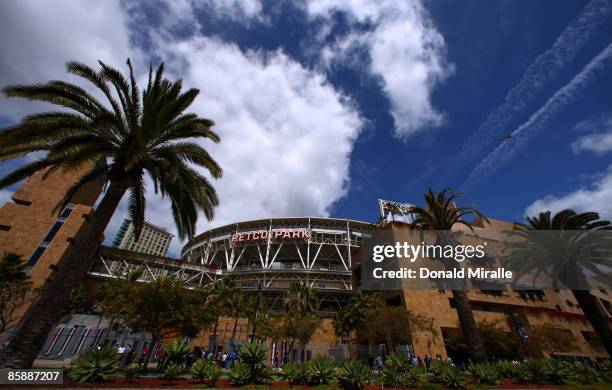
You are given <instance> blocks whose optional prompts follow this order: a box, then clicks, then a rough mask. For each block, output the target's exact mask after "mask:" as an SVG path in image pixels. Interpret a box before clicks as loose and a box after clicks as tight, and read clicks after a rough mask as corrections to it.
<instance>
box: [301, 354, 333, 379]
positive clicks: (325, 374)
mask: <svg viewBox="0 0 612 390" xmlns="http://www.w3.org/2000/svg"><path fill="white" fill-rule="evenodd" d="M335 368H336V363H335V362H334V359H332V358H331V357H329V356H322V355H319V356H316V357H315V358H313V359H311V360H310V361H309V362H308V366H307V368H306V373H307V375H308V382H309V383H310V384H311V385H325V384H328V383H329V381H331V380H332V379H334V370H335Z"/></svg>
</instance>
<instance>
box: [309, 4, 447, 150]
mask: <svg viewBox="0 0 612 390" xmlns="http://www.w3.org/2000/svg"><path fill="white" fill-rule="evenodd" d="M306 8H307V11H308V13H309V14H310V15H311V17H312V18H324V19H326V20H327V23H328V24H329V23H332V16H333V14H334V13H335V12H344V13H346V14H347V15H348V16H349V18H350V20H351V21H352V23H353V24H355V23H359V24H371V25H372V29H367V30H366V31H364V30H363V29H359V28H357V27H356V26H353V28H352V29H351V31H350V33H349V34H347V35H346V36H344V37H343V38H341V39H339V40H337V41H336V42H334V43H333V44H331V45H327V46H325V47H323V48H322V49H321V61H322V63H323V64H324V65H325V66H333V65H334V63H338V62H341V63H343V64H345V65H346V63H347V62H349V63H353V64H355V63H357V64H358V65H357V66H364V64H363V63H362V61H361V59H359V58H356V57H357V56H359V54H360V53H361V52H363V51H366V52H367V54H368V56H369V60H370V61H369V64H366V65H365V67H366V69H365V70H366V71H368V72H371V73H372V74H373V75H374V76H376V77H377V78H378V79H379V80H380V83H381V85H382V88H383V90H384V92H385V93H386V95H387V96H388V98H389V100H390V102H391V114H392V116H393V118H394V122H395V135H396V136H397V137H398V138H400V139H404V140H405V139H407V138H408V137H410V136H412V135H414V134H415V133H417V132H418V131H420V130H423V129H427V128H431V127H437V126H440V125H441V124H442V122H443V120H444V116H443V114H442V113H440V112H438V111H437V110H436V109H435V108H434V107H433V105H432V102H431V94H432V91H433V89H434V88H435V86H436V85H437V84H438V83H439V82H441V81H442V80H444V79H445V78H446V77H448V76H449V75H450V74H451V73H452V71H453V67H452V66H450V65H449V64H447V63H446V58H445V54H446V53H445V42H444V38H443V37H442V35H441V34H440V33H439V32H438V31H437V30H436V29H435V27H434V26H433V25H432V22H431V20H430V19H429V17H428V15H427V13H426V11H425V9H424V8H423V6H422V5H421V3H419V2H417V1H394V0H385V1H371V0H353V1H336V0H314V1H310V2H308V4H307V7H306ZM319 39H321V38H319Z"/></svg>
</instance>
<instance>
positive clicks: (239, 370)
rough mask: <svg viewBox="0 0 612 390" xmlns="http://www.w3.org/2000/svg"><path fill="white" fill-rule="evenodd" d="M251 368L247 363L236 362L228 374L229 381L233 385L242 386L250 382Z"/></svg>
mask: <svg viewBox="0 0 612 390" xmlns="http://www.w3.org/2000/svg"><path fill="white" fill-rule="evenodd" d="M250 378H251V370H250V369H249V367H248V366H247V365H245V364H244V363H242V362H238V363H237V364H236V365H235V366H234V368H232V369H231V370H230V372H229V374H228V379H229V381H230V383H231V384H232V385H234V386H243V385H246V384H248V383H249V382H250Z"/></svg>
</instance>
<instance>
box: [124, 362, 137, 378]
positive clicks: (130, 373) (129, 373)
mask: <svg viewBox="0 0 612 390" xmlns="http://www.w3.org/2000/svg"><path fill="white" fill-rule="evenodd" d="M139 372H140V366H139V365H138V364H136V363H132V364H130V365H129V366H127V367H125V368H124V369H123V375H124V376H125V380H126V381H127V380H129V379H131V378H133V377H135V376H136V375H137V374H138V373H139Z"/></svg>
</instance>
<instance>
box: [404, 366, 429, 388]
mask: <svg viewBox="0 0 612 390" xmlns="http://www.w3.org/2000/svg"><path fill="white" fill-rule="evenodd" d="M424 378H425V371H424V370H423V369H422V368H419V367H410V368H409V369H408V370H406V371H404V372H402V373H401V374H400V376H399V380H398V382H399V383H398V384H399V385H400V386H401V387H417V386H418V385H420V384H421V382H423V379H424Z"/></svg>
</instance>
